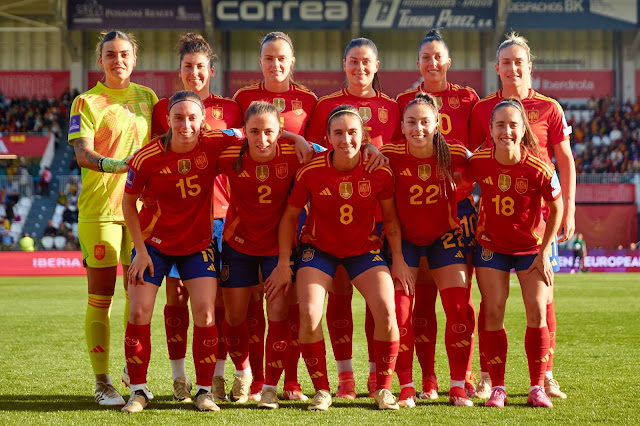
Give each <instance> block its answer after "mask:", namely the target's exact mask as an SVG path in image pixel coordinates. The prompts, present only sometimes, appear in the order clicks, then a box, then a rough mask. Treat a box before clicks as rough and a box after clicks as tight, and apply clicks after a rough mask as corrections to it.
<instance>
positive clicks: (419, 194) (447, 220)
mask: <svg viewBox="0 0 640 426" xmlns="http://www.w3.org/2000/svg"><path fill="white" fill-rule="evenodd" d="M449 150H450V152H451V169H452V170H455V169H458V168H463V167H465V166H466V164H467V152H468V151H467V149H466V148H465V147H463V146H462V145H451V146H450V147H449ZM381 152H382V153H383V154H384V155H386V156H387V157H389V161H390V164H389V165H390V166H391V169H392V170H393V173H394V175H395V176H396V187H395V189H396V208H397V209H398V217H399V218H400V224H401V225H402V239H403V240H407V241H409V242H410V243H412V244H416V245H419V246H425V245H427V244H430V243H432V242H433V241H435V240H436V239H438V238H440V236H441V235H442V234H444V233H445V232H447V231H449V230H451V229H454V228H458V227H459V226H460V222H459V221H458V209H457V203H456V196H455V193H454V191H453V189H451V188H450V187H449V185H446V184H445V181H444V180H442V179H439V178H438V176H437V173H436V169H437V164H438V161H437V156H435V155H434V156H431V157H429V158H417V157H414V156H413V155H412V154H411V153H410V152H409V145H408V143H407V142H406V141H402V142H399V143H392V144H388V145H385V146H383V147H382V149H381ZM425 218H428V220H425Z"/></svg>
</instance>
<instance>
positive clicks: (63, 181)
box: [58, 175, 82, 196]
mask: <svg viewBox="0 0 640 426" xmlns="http://www.w3.org/2000/svg"><path fill="white" fill-rule="evenodd" d="M73 187H75V188H77V190H78V192H77V194H76V195H78V196H80V191H82V177H81V176H80V175H61V176H58V191H60V192H64V193H65V194H67V195H69V194H70V193H71V189H72V188H73Z"/></svg>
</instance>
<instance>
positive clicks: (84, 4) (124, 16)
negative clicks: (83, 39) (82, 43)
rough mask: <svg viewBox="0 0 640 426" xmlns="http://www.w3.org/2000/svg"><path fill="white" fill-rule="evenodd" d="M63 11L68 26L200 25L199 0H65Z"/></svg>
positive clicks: (157, 27)
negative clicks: (64, 10) (66, 16)
mask: <svg viewBox="0 0 640 426" xmlns="http://www.w3.org/2000/svg"><path fill="white" fill-rule="evenodd" d="M67 14H68V16H69V19H68V21H69V23H68V25H69V29H70V30H95V29H104V28H132V29H135V28H140V29H181V28H188V29H203V28H204V17H203V16H202V4H201V2H199V1H187V0H67Z"/></svg>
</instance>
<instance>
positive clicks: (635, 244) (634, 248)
mask: <svg viewBox="0 0 640 426" xmlns="http://www.w3.org/2000/svg"><path fill="white" fill-rule="evenodd" d="M629 250H638V243H631V244H629Z"/></svg>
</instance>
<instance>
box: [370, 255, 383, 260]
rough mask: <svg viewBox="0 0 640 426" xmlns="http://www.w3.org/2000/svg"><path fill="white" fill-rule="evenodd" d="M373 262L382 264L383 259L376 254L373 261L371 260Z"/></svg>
mask: <svg viewBox="0 0 640 426" xmlns="http://www.w3.org/2000/svg"><path fill="white" fill-rule="evenodd" d="M371 261H372V262H382V261H383V260H382V257H380V255H379V254H376V255H375V256H374V257H373V259H372V260H371Z"/></svg>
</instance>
